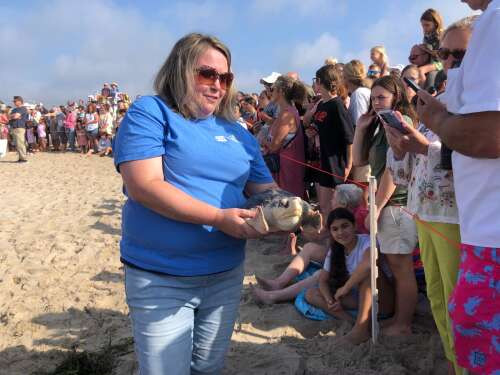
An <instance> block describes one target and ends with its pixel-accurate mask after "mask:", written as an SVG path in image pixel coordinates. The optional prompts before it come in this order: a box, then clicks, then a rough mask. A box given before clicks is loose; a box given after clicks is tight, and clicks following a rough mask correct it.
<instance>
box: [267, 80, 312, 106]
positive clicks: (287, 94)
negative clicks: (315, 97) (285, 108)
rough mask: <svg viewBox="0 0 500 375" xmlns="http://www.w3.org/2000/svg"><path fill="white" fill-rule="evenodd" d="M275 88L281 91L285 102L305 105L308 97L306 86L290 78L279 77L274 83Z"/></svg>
mask: <svg viewBox="0 0 500 375" xmlns="http://www.w3.org/2000/svg"><path fill="white" fill-rule="evenodd" d="M274 88H275V89H278V90H280V91H281V92H282V94H283V97H284V98H285V100H286V101H287V102H288V103H290V104H293V103H303V102H304V100H306V97H307V88H306V86H305V85H304V84H303V83H302V82H300V81H298V80H296V79H293V78H291V77H288V76H279V77H278V79H277V80H276V82H275V83H274Z"/></svg>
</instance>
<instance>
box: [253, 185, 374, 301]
mask: <svg viewBox="0 0 500 375" xmlns="http://www.w3.org/2000/svg"><path fill="white" fill-rule="evenodd" d="M332 206H333V207H334V208H340V207H342V208H345V209H347V210H349V211H350V212H351V213H352V214H353V215H354V216H355V220H356V231H357V233H367V229H366V228H365V226H364V221H365V217H366V216H367V214H368V210H367V204H366V201H365V198H364V195H363V190H362V189H361V188H359V187H358V186H356V185H352V184H343V185H339V186H338V187H337V189H336V190H335V193H334V199H333V201H332ZM290 237H291V239H290V240H289V241H288V246H289V250H290V253H291V254H292V255H296V254H297V249H296V236H295V234H293V233H292V234H290ZM305 237H308V238H309V239H310V240H311V242H308V243H306V244H305V245H304V248H303V249H302V251H300V253H298V254H297V255H296V256H295V257H294V258H293V260H292V261H291V262H290V264H289V265H288V267H287V268H286V269H285V270H284V271H283V272H282V273H281V274H280V275H279V276H278V277H276V278H274V279H267V278H264V277H259V276H256V279H257V282H258V283H259V285H260V287H261V288H258V287H254V288H253V293H254V296H256V298H257V300H259V301H261V302H264V303H275V302H280V301H287V300H290V299H292V298H293V297H295V296H296V295H297V294H298V292H300V291H301V290H302V289H303V288H305V287H308V286H310V285H314V283H315V282H317V276H318V275H319V274H314V271H316V270H317V269H318V266H317V265H322V264H323V262H324V261H325V257H326V255H327V253H328V239H329V237H330V230H329V229H328V227H327V226H326V225H325V228H324V229H323V230H322V231H321V233H320V234H319V235H315V236H313V235H312V234H308V233H305ZM311 262H312V263H313V265H312V266H311V267H309V265H310V264H311ZM304 271H305V272H304ZM303 273H304V275H303ZM311 274H313V279H311V280H309V281H310V283H309V282H308V284H306V285H304V284H303V283H297V284H295V285H294V286H293V287H292V288H290V289H289V288H287V286H289V285H290V283H292V282H293V280H294V279H295V277H297V276H299V275H301V278H304V276H307V275H311ZM309 284H310V285H309Z"/></svg>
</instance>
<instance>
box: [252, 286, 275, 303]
mask: <svg viewBox="0 0 500 375" xmlns="http://www.w3.org/2000/svg"><path fill="white" fill-rule="evenodd" d="M250 291H251V292H252V295H253V297H254V298H255V300H256V301H257V302H259V303H263V304H264V305H272V304H274V300H273V298H272V297H271V295H270V292H268V291H265V290H263V289H261V288H258V287H256V286H254V285H253V284H250Z"/></svg>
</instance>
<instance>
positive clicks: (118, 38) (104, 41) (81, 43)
mask: <svg viewBox="0 0 500 375" xmlns="http://www.w3.org/2000/svg"><path fill="white" fill-rule="evenodd" d="M35 7H36V9H34V10H32V11H31V12H29V13H27V14H26V16H25V17H23V18H21V19H19V18H7V19H4V22H2V23H1V24H0V41H1V44H2V48H3V49H4V51H9V53H7V54H3V53H2V54H1V55H3V57H0V64H1V65H0V66H1V69H2V75H3V76H4V78H2V81H3V82H2V85H0V98H1V99H3V100H9V99H10V97H12V95H23V96H25V97H26V98H27V99H29V100H42V101H45V102H46V103H47V104H58V103H64V102H65V101H66V100H67V99H76V98H80V97H85V96H86V95H87V94H89V93H93V92H95V91H96V90H98V89H100V87H101V86H102V83H103V82H109V81H117V82H118V83H119V84H120V87H121V88H122V89H125V90H126V91H128V92H130V93H131V94H136V93H149V92H151V91H152V89H151V83H152V79H153V76H154V74H155V72H156V70H157V69H158V67H159V65H160V64H161V63H162V62H163V61H164V59H165V57H166V56H167V54H168V52H169V50H170V48H171V46H172V44H173V38H172V36H171V35H170V33H169V32H168V31H167V30H166V29H165V28H164V27H162V26H161V25H158V24H155V23H151V22H150V21H149V20H146V19H144V18H143V17H142V16H141V15H140V14H139V13H137V12H135V11H133V10H132V9H130V8H127V7H124V6H117V5H115V4H113V3H111V2H102V1H98V0H87V1H85V2H73V1H72V2H69V1H64V0H53V1H45V2H43V3H42V2H40V3H37V4H36V6H35ZM21 46H22V47H21ZM47 56H49V57H50V58H49V59H48V60H49V61H51V63H50V64H47V65H43V64H40V66H37V65H39V64H38V61H43V60H44V57H47ZM5 72H8V74H4V73H5Z"/></svg>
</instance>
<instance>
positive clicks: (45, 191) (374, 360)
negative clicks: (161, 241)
mask: <svg viewBox="0 0 500 375" xmlns="http://www.w3.org/2000/svg"><path fill="white" fill-rule="evenodd" d="M15 160H17V157H16V156H15V154H14V153H9V154H8V155H7V156H6V157H5V158H3V159H0V207H1V209H0V374H9V375H17V374H19V375H26V374H32V373H34V372H36V371H39V370H45V371H47V370H51V369H54V368H55V367H56V366H57V365H58V364H59V363H61V361H63V360H64V359H65V358H66V357H67V356H68V352H70V351H74V350H76V351H77V352H78V351H88V352H97V351H100V350H102V349H103V348H106V347H109V346H110V345H111V346H115V345H120V348H121V349H120V350H121V351H120V352H118V353H116V364H115V370H114V371H113V373H114V374H120V375H122V374H135V373H136V364H135V358H134V354H133V346H132V344H131V342H132V340H131V330H130V322H129V319H128V315H127V314H128V310H127V306H126V304H125V297H124V288H123V267H122V265H121V263H120V260H119V250H118V247H119V246H118V244H119V239H120V215H121V207H122V205H123V202H124V200H125V198H124V197H123V194H122V184H121V179H120V176H119V175H118V174H117V173H116V171H115V169H114V167H113V163H112V160H111V159H110V158H99V157H95V156H94V157H83V156H81V155H79V154H73V153H67V154H48V153H42V154H37V155H35V156H33V157H31V158H30V162H29V163H27V164H17V163H15V162H14V161H15ZM279 246H280V239H278V238H268V239H266V240H260V241H249V243H248V247H247V260H246V265H245V268H246V276H245V282H244V289H243V295H242V301H241V307H240V314H239V318H238V321H237V324H236V326H235V331H234V334H233V338H232V343H231V349H230V352H229V353H228V356H227V361H226V368H225V370H224V374H394V375H396V374H398V375H400V374H443V373H446V363H445V359H444V356H443V352H442V349H441V345H440V341H439V337H438V335H437V333H436V330H435V327H434V324H433V322H432V317H431V316H430V314H429V312H428V310H426V311H422V312H419V314H418V315H417V317H416V326H415V331H416V334H415V335H413V336H412V337H409V338H404V339H397V340H395V339H390V340H389V339H385V338H382V339H381V342H380V344H378V345H376V346H373V345H371V344H370V343H366V344H363V345H360V346H358V347H339V346H338V345H337V336H339V335H342V334H344V333H345V332H347V331H348V330H349V325H348V324H346V323H342V322H339V321H333V320H332V321H326V322H314V321H310V320H307V319H305V318H303V317H302V316H301V315H299V314H298V313H297V311H296V310H295V308H294V306H293V305H292V304H279V305H274V306H258V305H257V304H255V302H254V301H253V299H252V297H251V294H250V289H249V284H250V283H255V273H257V274H259V275H262V276H275V275H277V274H278V272H279V270H281V269H283V267H285V264H286V262H287V261H288V260H289V259H288V258H286V257H283V256H281V255H278V251H279Z"/></svg>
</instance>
